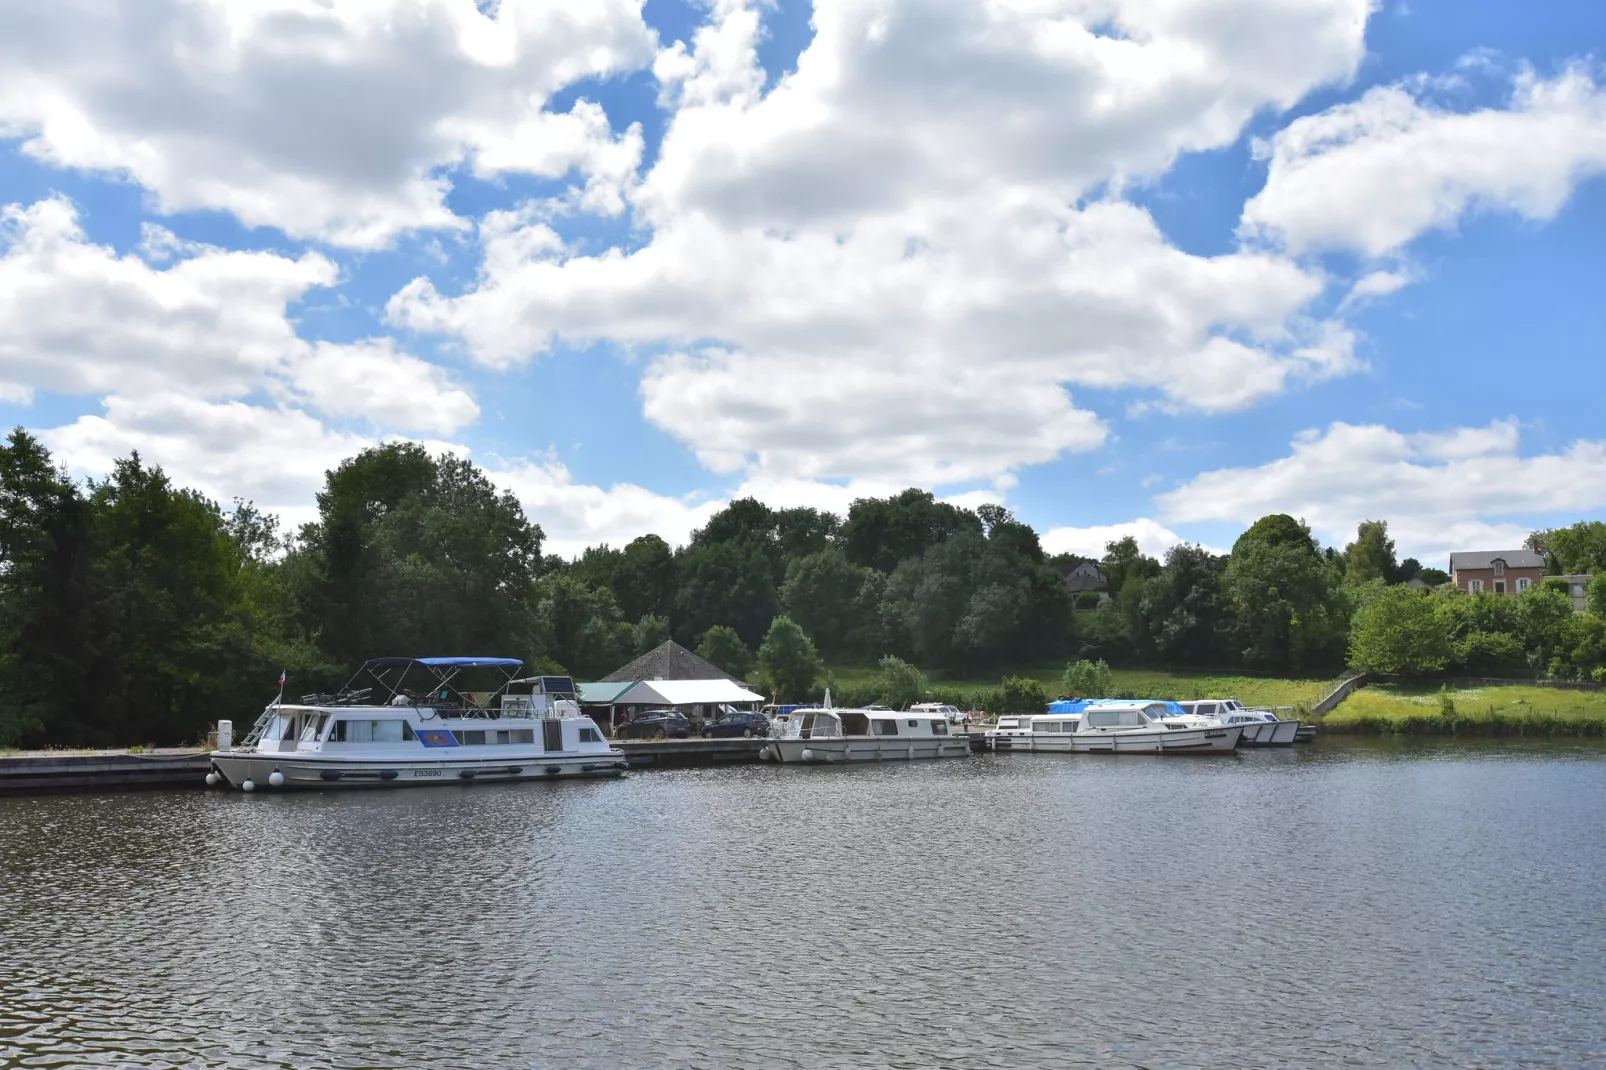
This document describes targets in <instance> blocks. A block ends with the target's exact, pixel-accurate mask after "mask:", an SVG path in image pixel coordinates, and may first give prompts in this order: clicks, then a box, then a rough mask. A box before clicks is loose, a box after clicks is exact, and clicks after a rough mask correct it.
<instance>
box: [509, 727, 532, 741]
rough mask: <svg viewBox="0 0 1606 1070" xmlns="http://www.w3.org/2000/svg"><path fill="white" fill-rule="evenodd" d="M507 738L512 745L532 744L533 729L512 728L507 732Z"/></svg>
mask: <svg viewBox="0 0 1606 1070" xmlns="http://www.w3.org/2000/svg"><path fill="white" fill-rule="evenodd" d="M508 738H509V739H510V740H511V741H512V742H514V743H534V742H535V729H533V728H514V729H511V730H510V731H509V732H508Z"/></svg>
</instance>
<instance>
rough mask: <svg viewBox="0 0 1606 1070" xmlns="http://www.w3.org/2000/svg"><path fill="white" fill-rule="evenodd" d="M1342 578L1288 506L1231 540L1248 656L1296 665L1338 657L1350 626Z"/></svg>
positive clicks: (1232, 575)
mask: <svg viewBox="0 0 1606 1070" xmlns="http://www.w3.org/2000/svg"><path fill="white" fill-rule="evenodd" d="M1284 521H1288V523H1284ZM1289 524H1294V525H1295V527H1294V528H1292V529H1291V528H1290V527H1289ZM1257 531H1258V534H1257ZM1339 585H1340V579H1339V576H1338V571H1337V568H1336V567H1335V566H1334V564H1333V563H1332V562H1331V561H1329V560H1327V559H1326V558H1325V557H1323V556H1322V555H1321V554H1320V553H1318V552H1317V550H1316V544H1315V541H1314V540H1313V539H1311V538H1310V536H1309V532H1307V531H1305V530H1304V528H1303V526H1302V525H1298V524H1297V522H1295V521H1292V519H1291V518H1289V517H1287V516H1285V515H1282V514H1278V515H1276V516H1272V517H1263V518H1262V519H1261V520H1258V521H1256V522H1255V524H1254V526H1252V527H1251V528H1250V529H1249V531H1247V532H1245V533H1244V534H1243V535H1241V536H1239V538H1238V541H1237V542H1236V543H1234V544H1233V549H1232V558H1231V560H1230V561H1229V562H1228V564H1227V569H1226V573H1225V574H1224V576H1223V589H1224V592H1225V594H1226V596H1227V600H1228V604H1229V605H1230V607H1231V609H1232V615H1233V638H1234V640H1235V642H1236V643H1237V647H1238V651H1239V655H1240V656H1241V657H1242V658H1243V660H1244V662H1245V663H1246V664H1248V665H1251V666H1257V667H1261V668H1276V669H1280V670H1293V671H1298V672H1304V671H1306V670H1309V669H1313V668H1317V667H1323V666H1330V665H1336V664H1337V663H1338V661H1339V660H1341V659H1342V657H1343V651H1344V644H1345V641H1346V638H1347V636H1348V632H1349V618H1348V608H1347V605H1346V603H1345V600H1344V596H1343V593H1342V591H1341V590H1340V586H1339Z"/></svg>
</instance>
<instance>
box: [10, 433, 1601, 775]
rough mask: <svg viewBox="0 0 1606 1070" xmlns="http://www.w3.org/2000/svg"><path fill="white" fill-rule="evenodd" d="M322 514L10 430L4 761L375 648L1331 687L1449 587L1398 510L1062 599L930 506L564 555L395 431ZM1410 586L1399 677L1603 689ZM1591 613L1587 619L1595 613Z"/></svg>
mask: <svg viewBox="0 0 1606 1070" xmlns="http://www.w3.org/2000/svg"><path fill="white" fill-rule="evenodd" d="M316 501H317V519H316V520H314V521H312V522H311V523H308V524H305V525H303V526H302V527H301V528H300V529H299V530H298V531H294V532H287V531H284V530H281V527H280V525H279V522H278V520H277V519H276V518H275V517H273V516H270V515H265V514H263V513H262V512H260V511H259V510H257V509H256V508H255V507H254V506H253V505H252V504H251V503H249V502H245V501H240V500H236V501H234V502H233V503H232V505H230V506H227V507H225V506H221V505H219V504H218V503H216V502H213V501H210V500H208V499H207V498H205V497H204V496H202V495H200V494H198V493H196V492H194V491H193V490H188V489H185V488H182V487H176V486H174V485H173V484H172V482H171V481H170V480H169V479H168V477H167V476H166V475H165V474H164V473H163V471H162V470H161V469H160V468H159V467H155V466H151V465H148V464H146V463H145V462H144V461H143V460H142V459H141V458H140V457H139V456H138V455H133V456H130V457H127V458H124V459H122V460H119V461H118V462H117V463H116V464H115V465H114V466H113V469H112V471H111V472H110V473H109V474H108V475H107V476H106V478H105V479H104V480H89V481H84V482H80V481H77V480H74V479H73V478H71V477H70V476H69V475H68V474H67V473H66V472H65V471H63V470H61V469H60V468H59V467H58V466H57V465H56V464H55V463H54V461H53V459H52V458H51V456H50V454H49V452H48V451H47V450H46V449H45V448H44V446H43V445H42V444H41V443H40V442H39V441H38V440H37V439H35V438H34V437H33V436H31V435H29V434H28V433H27V432H26V431H24V430H21V429H18V430H16V431H14V432H13V433H12V434H11V435H10V437H9V438H8V439H7V440H6V442H5V444H4V445H3V446H0V746H17V745H47V744H48V745H77V746H82V745H95V744H102V745H118V744H128V743H144V742H153V743H168V742H179V741H183V740H194V739H198V738H199V737H200V736H201V735H202V734H203V733H204V732H205V730H206V728H207V726H208V725H210V724H211V723H212V722H213V721H216V720H217V719H218V718H219V717H229V716H232V717H234V718H236V719H240V718H248V717H249V716H250V715H251V713H252V712H253V711H254V710H256V709H258V708H260V706H261V704H262V703H263V702H264V701H265V700H267V699H270V698H271V697H272V694H273V681H275V680H277V678H278V675H279V673H280V671H286V672H287V673H288V675H289V693H290V694H291V695H299V694H301V693H309V692H314V691H323V690H328V689H330V688H332V687H335V686H338V685H339V684H340V683H342V682H343V681H344V680H346V679H347V678H348V677H349V676H350V674H351V672H352V670H353V669H354V667H355V666H356V665H358V664H359V663H360V662H362V661H363V660H364V659H366V658H369V657H374V656H379V655H395V654H402V655H424V654H430V653H436V654H438V653H443V652H444V653H465V652H467V653H493V654H502V655H509V656H515V657H522V658H523V659H524V660H525V661H526V663H527V664H528V665H529V666H530V667H531V668H532V669H533V670H539V671H544V672H560V671H561V672H565V673H569V674H572V675H574V676H575V677H577V678H578V679H582V680H585V679H596V678H598V677H600V676H602V675H605V674H606V673H608V672H611V671H612V670H614V669H616V668H618V667H619V666H621V665H622V664H624V663H625V662H626V661H628V660H629V659H630V658H632V657H634V656H635V655H637V654H640V653H643V652H645V651H647V650H650V649H652V648H653V647H655V646H657V645H658V644H659V643H661V642H663V641H664V640H665V639H667V638H674V639H676V640H678V641H679V642H681V643H683V644H684V645H686V646H688V647H691V648H693V649H696V650H697V651H698V652H699V653H701V654H702V655H703V656H704V657H707V658H708V659H709V660H711V661H713V662H714V663H715V664H717V665H719V666H721V667H722V668H724V669H726V670H727V671H729V672H731V673H732V674H733V675H735V676H738V677H741V678H744V679H749V680H752V681H754V682H755V683H757V684H758V685H759V686H761V687H763V688H765V689H766V690H767V691H769V692H771V693H773V694H775V695H776V696H777V697H780V698H782V699H791V700H802V699H807V698H817V697H818V695H819V689H820V688H821V687H822V686H823V685H825V684H827V683H829V682H830V679H831V678H830V676H829V673H828V672H827V669H826V666H827V665H835V666H840V665H868V664H875V663H880V662H883V660H884V659H888V658H892V659H895V660H894V661H891V662H887V663H886V664H887V665H891V666H893V670H894V671H893V672H892V675H891V677H888V678H890V679H903V680H904V683H903V684H899V685H898V686H900V687H904V688H905V689H907V677H906V676H905V677H899V676H898V673H897V671H896V666H897V665H898V664H909V665H920V666H922V667H924V668H925V669H927V670H930V671H932V672H936V673H941V674H944V675H952V676H959V677H968V676H974V675H977V674H981V673H992V672H997V671H999V670H1001V669H1003V668H1007V667H1011V666H1020V665H1027V664H1044V663H1050V662H1065V661H1075V660H1079V659H1086V660H1088V661H1090V662H1096V661H1098V660H1103V661H1106V662H1108V663H1111V664H1116V665H1136V664H1153V665H1173V666H1178V667H1189V666H1195V667H1210V668H1231V667H1240V666H1241V667H1247V668H1253V669H1259V670H1265V671H1277V672H1288V673H1306V674H1308V673H1313V672H1323V673H1325V672H1327V671H1331V670H1336V669H1338V668H1339V667H1341V666H1342V665H1343V664H1344V663H1345V662H1346V660H1358V661H1359V662H1365V663H1367V664H1369V665H1377V666H1381V665H1382V664H1383V662H1382V661H1379V660H1378V656H1377V655H1376V654H1375V651H1376V650H1377V649H1385V650H1390V651H1394V650H1408V651H1417V649H1418V647H1417V646H1413V645H1411V644H1413V643H1416V642H1417V640H1416V639H1415V636H1416V635H1417V634H1418V629H1417V627H1416V624H1415V623H1410V624H1401V623H1399V622H1400V621H1401V620H1407V621H1408V622H1417V621H1418V618H1419V617H1420V616H1421V615H1422V613H1423V612H1424V611H1423V610H1422V609H1421V608H1420V607H1419V606H1418V605H1417V604H1416V603H1414V602H1413V603H1411V605H1410V607H1409V608H1408V609H1401V608H1400V607H1402V606H1405V605H1406V603H1405V602H1404V600H1403V596H1402V595H1401V594H1400V593H1399V592H1400V591H1404V590H1406V588H1403V587H1399V586H1398V585H1399V584H1402V583H1405V582H1406V581H1408V580H1410V579H1412V578H1420V579H1423V580H1424V581H1426V582H1428V583H1430V584H1442V583H1443V582H1444V580H1445V579H1446V577H1444V576H1443V574H1442V573H1435V572H1434V570H1432V569H1424V568H1422V567H1421V566H1420V565H1419V564H1418V563H1417V562H1415V561H1411V560H1409V559H1408V560H1406V561H1403V562H1397V561H1396V560H1395V558H1394V551H1393V544H1392V542H1390V541H1389V539H1388V535H1387V525H1386V524H1385V523H1383V522H1380V521H1379V522H1370V521H1369V522H1367V523H1366V524H1363V525H1361V528H1360V531H1359V532H1358V533H1357V537H1356V540H1355V541H1354V542H1353V543H1351V544H1349V545H1348V546H1346V547H1344V548H1343V549H1341V550H1340V549H1337V548H1332V547H1326V548H1324V547H1321V546H1320V545H1318V543H1317V541H1316V540H1315V539H1314V538H1312V536H1311V534H1310V531H1309V529H1308V528H1306V527H1305V526H1304V525H1303V524H1302V523H1300V522H1299V521H1297V520H1295V519H1293V518H1292V517H1288V516H1283V515H1274V516H1268V517H1264V518H1262V519H1261V520H1259V521H1257V522H1256V523H1255V524H1254V525H1253V526H1251V527H1250V529H1249V530H1248V531H1246V532H1245V533H1244V534H1243V535H1242V536H1240V537H1239V539H1238V540H1237V542H1236V543H1235V544H1234V546H1233V548H1232V552H1231V553H1230V554H1227V555H1215V554H1212V553H1210V552H1209V551H1207V550H1205V549H1203V548H1201V547H1198V546H1192V545H1180V546H1177V547H1174V548H1172V549H1171V550H1170V551H1168V552H1167V554H1166V555H1165V557H1164V559H1163V560H1157V559H1155V558H1152V557H1148V556H1145V555H1144V554H1142V553H1141V552H1140V550H1139V548H1138V546H1137V544H1136V542H1135V541H1133V540H1132V539H1130V538H1128V539H1121V540H1118V541H1115V542H1112V543H1110V544H1109V545H1108V547H1107V548H1106V553H1105V554H1104V556H1103V557H1102V558H1101V559H1100V560H1099V565H1100V567H1101V568H1102V569H1103V571H1104V573H1105V574H1106V575H1107V576H1108V579H1109V590H1108V591H1107V592H1105V593H1093V592H1084V593H1081V594H1073V593H1071V592H1070V591H1069V589H1068V588H1067V586H1066V583H1065V580H1064V577H1065V574H1066V573H1067V572H1068V571H1069V570H1070V569H1071V568H1073V567H1074V566H1075V565H1077V564H1079V563H1081V562H1082V561H1083V560H1085V559H1083V558H1078V557H1075V556H1072V555H1066V554H1059V555H1050V554H1048V553H1046V552H1045V551H1044V550H1043V548H1042V545H1041V542H1040V540H1039V538H1038V535H1037V533H1036V532H1035V531H1034V530H1033V529H1032V528H1031V527H1030V526H1028V525H1026V524H1024V523H1021V522H1020V521H1018V520H1016V519H1015V518H1014V516H1013V515H1011V513H1010V512H1009V511H1008V510H1006V509H1004V508H1002V507H999V506H994V505H987V506H982V507H980V508H978V509H974V510H971V509H964V508H960V507H958V506H955V505H952V504H950V503H946V502H941V501H938V500H936V498H935V497H934V496H933V495H932V494H930V493H929V492H926V491H921V490H915V489H911V490H906V491H904V492H903V493H901V494H898V495H895V496H892V497H888V498H866V499H860V500H858V501H855V502H854V503H853V504H852V506H851V508H850V509H849V510H848V512H847V515H846V516H842V517H839V516H836V515H834V514H832V513H829V512H824V511H821V510H817V509H809V508H794V509H771V508H769V507H768V506H766V505H764V504H762V503H761V502H758V501H755V500H752V499H743V500H738V501H734V502H732V503H731V504H730V505H728V506H726V507H725V508H724V509H722V510H721V511H720V512H718V513H717V514H715V515H714V516H713V517H711V518H710V519H709V521H708V523H707V524H706V525H704V526H703V527H702V528H701V529H699V530H698V531H696V532H694V533H693V534H692V536H691V538H690V539H689V540H688V541H687V543H686V544H685V545H684V546H681V547H678V548H675V547H671V546H669V544H668V543H666V542H665V541H664V540H663V539H661V538H659V537H658V536H656V535H644V536H642V537H640V538H637V539H634V540H632V541H631V542H629V543H627V544H626V545H624V546H622V547H613V546H595V547H591V548H589V549H587V550H586V551H585V552H584V553H582V554H581V555H580V556H579V557H577V558H576V559H574V560H565V559H563V558H561V557H558V556H556V555H552V554H548V553H544V552H543V541H544V539H543V533H542V531H541V528H540V526H539V524H537V523H536V522H534V521H533V520H532V519H531V518H529V517H528V516H526V515H525V514H524V512H523V510H522V509H521V508H520V506H519V504H518V502H517V500H516V499H514V498H513V496H512V495H511V494H509V493H507V492H505V491H501V490H498V489H497V488H496V486H495V485H494V484H493V483H492V482H491V481H490V480H489V479H488V478H487V477H486V475H485V474H484V473H483V472H482V471H480V470H479V469H478V468H477V467H476V466H475V465H473V464H472V463H470V462H469V461H467V460H464V459H462V458H459V457H455V456H452V455H450V454H442V455H439V456H432V455H430V454H429V453H428V452H427V451H426V450H425V449H424V448H423V447H421V446H419V445H417V444H416V443H406V442H401V443H391V444H387V445H384V446H378V447H374V448H371V449H368V450H364V451H363V452H362V453H360V454H358V455H356V456H354V457H352V458H350V459H348V460H346V461H345V462H343V463H342V464H341V465H339V466H338V467H337V468H335V469H334V470H332V471H330V472H329V473H327V476H326V479H325V482H324V485H323V487H322V489H321V490H320V491H319V492H318V494H317V499H316ZM1536 539H1537V540H1540V541H1543V542H1544V544H1545V546H1546V548H1547V553H1549V554H1551V556H1552V558H1553V561H1554V563H1555V567H1556V569H1557V570H1559V571H1572V572H1578V571H1595V570H1597V569H1598V570H1599V571H1601V572H1606V525H1601V524H1598V523H1597V524H1593V525H1589V524H1582V525H1575V526H1574V527H1573V528H1568V529H1559V530H1557V531H1552V532H1542V533H1536ZM1412 594H1413V597H1415V598H1417V599H1418V600H1419V601H1420V602H1421V603H1422V604H1423V605H1431V606H1433V607H1434V613H1435V614H1439V613H1442V614H1444V620H1446V621H1448V622H1449V623H1447V624H1446V625H1445V629H1444V632H1443V635H1444V641H1443V642H1442V643H1441V642H1439V641H1438V640H1437V639H1435V640H1434V641H1433V642H1432V643H1429V644H1428V645H1427V646H1425V647H1422V649H1423V650H1425V651H1426V653H1410V654H1409V656H1404V655H1402V656H1400V657H1396V658H1395V660H1394V661H1392V662H1389V664H1391V665H1394V666H1395V669H1396V670H1397V671H1442V670H1444V669H1448V668H1452V667H1462V666H1464V667H1467V668H1469V669H1470V668H1473V667H1474V666H1476V667H1477V668H1478V669H1479V670H1480V671H1482V670H1483V669H1484V668H1485V667H1490V668H1492V667H1494V666H1505V667H1508V668H1510V669H1511V670H1512V671H1515V670H1516V669H1517V668H1518V667H1520V668H1523V669H1526V670H1527V671H1543V672H1553V673H1561V674H1574V675H1577V674H1584V675H1588V674H1590V673H1594V672H1596V671H1597V670H1598V668H1599V666H1600V664H1601V662H1602V660H1603V659H1602V658H1601V657H1599V656H1598V655H1599V654H1600V647H1601V644H1600V643H1599V642H1598V641H1597V642H1596V645H1595V646H1594V647H1589V645H1588V644H1589V642H1590V641H1591V640H1590V639H1589V636H1590V635H1594V634H1595V633H1588V634H1585V631H1579V629H1581V628H1585V630H1586V631H1587V628H1586V626H1585V625H1583V624H1581V623H1579V622H1577V621H1573V620H1571V619H1563V617H1561V616H1560V615H1559V614H1553V616H1554V619H1553V620H1552V619H1550V618H1544V620H1545V621H1548V623H1542V622H1541V618H1542V617H1543V614H1544V613H1545V612H1550V610H1549V609H1547V610H1541V609H1540V608H1538V607H1539V606H1540V605H1541V603H1543V605H1545V606H1548V607H1550V608H1551V609H1554V608H1555V607H1556V606H1559V603H1557V602H1555V600H1554V599H1550V600H1549V601H1544V600H1545V599H1546V598H1548V597H1549V596H1548V595H1543V594H1535V593H1532V592H1530V593H1529V594H1528V595H1525V596H1524V597H1523V598H1520V599H1511V600H1508V601H1509V602H1510V606H1493V605H1491V604H1490V601H1491V598H1492V597H1493V596H1482V597H1479V598H1472V599H1466V598H1461V599H1459V600H1458V599H1456V598H1452V597H1451V596H1449V595H1448V594H1442V593H1431V592H1430V593H1429V594H1427V595H1419V594H1416V593H1415V592H1412ZM1551 594H1555V592H1551ZM1452 604H1453V606H1454V608H1451V609H1442V608H1440V607H1442V606H1450V605H1452ZM1468 606H1471V607H1478V608H1476V609H1475V610H1474V609H1469V608H1465V607H1468ZM1530 607H1533V608H1530ZM1391 614H1392V615H1391ZM1413 614H1414V615H1413ZM1512 614H1515V616H1512ZM1580 616H1588V617H1590V619H1593V620H1596V622H1597V624H1598V621H1599V615H1598V611H1597V612H1596V613H1595V614H1586V615H1580ZM1437 619H1439V618H1438V617H1435V620H1437ZM1588 627H1594V625H1589V626H1588ZM1434 634H1435V635H1438V634H1439V633H1437V632H1435V633H1434ZM1495 635H1505V636H1510V637H1511V638H1509V639H1499V640H1497V639H1494V638H1490V637H1491V636H1495ZM1408 637H1409V642H1408V641H1407V638H1408ZM1474 637H1475V638H1474ZM1597 639H1598V636H1597ZM1513 644H1515V645H1513ZM1418 645H1420V644H1418ZM1519 652H1520V653H1519ZM1441 653H1442V654H1443V656H1442V658H1441V657H1440V654H1441ZM1390 656H1393V655H1390ZM1435 666H1437V668H1435ZM1379 671H1384V670H1382V669H1381V668H1379ZM886 675H887V674H886V672H884V673H883V676H886ZM889 686H891V685H889ZM1016 697H1017V698H1018V697H1019V696H1016ZM1028 697H1032V696H1028ZM1034 700H1035V699H1034ZM1000 701H1004V702H1008V701H1014V699H1012V698H1010V697H1009V696H1002V697H1001V698H1000ZM1022 701H1024V699H1023V700H1022Z"/></svg>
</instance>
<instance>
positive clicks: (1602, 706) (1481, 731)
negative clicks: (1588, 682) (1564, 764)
mask: <svg viewBox="0 0 1606 1070" xmlns="http://www.w3.org/2000/svg"><path fill="white" fill-rule="evenodd" d="M1449 695H1450V701H1451V702H1452V703H1453V704H1454V706H1455V710H1454V712H1453V713H1450V714H1448V715H1447V714H1446V713H1445V712H1443V711H1441V709H1440V702H1439V691H1438V689H1437V688H1432V687H1406V686H1399V685H1394V684H1373V685H1371V686H1369V687H1362V688H1359V689H1357V690H1356V691H1355V692H1353V693H1352V694H1351V695H1350V696H1349V698H1347V699H1345V700H1344V701H1343V703H1341V704H1340V705H1339V707H1338V709H1336V710H1334V711H1333V712H1332V713H1330V714H1328V715H1327V716H1326V717H1324V718H1322V724H1323V725H1324V726H1326V727H1328V728H1331V729H1333V730H1335V731H1349V732H1382V733H1391V734H1392V733H1404V732H1423V733H1453V732H1465V733H1468V734H1472V735H1529V734H1532V735H1600V734H1602V733H1603V732H1606V692H1603V691H1566V690H1562V689H1559V688H1551V687H1517V686H1513V687H1477V688H1462V689H1459V690H1458V689H1451V690H1450V692H1449Z"/></svg>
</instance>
